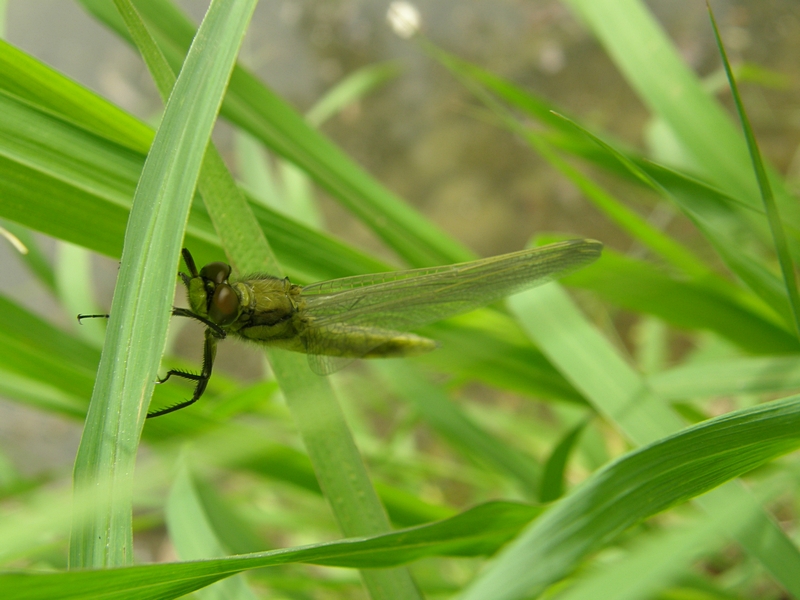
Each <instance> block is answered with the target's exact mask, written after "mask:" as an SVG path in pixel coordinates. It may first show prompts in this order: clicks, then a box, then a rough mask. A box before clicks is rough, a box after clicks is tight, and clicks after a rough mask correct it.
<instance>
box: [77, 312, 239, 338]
mask: <svg viewBox="0 0 800 600" xmlns="http://www.w3.org/2000/svg"><path fill="white" fill-rule="evenodd" d="M172 314H173V315H174V316H176V317H186V318H188V319H194V320H195V321H200V322H201V323H202V324H203V325H205V326H206V327H208V328H209V329H211V330H213V332H214V335H215V336H216V337H217V338H219V339H221V340H224V339H225V335H226V334H225V330H224V329H222V327H220V326H219V325H217V324H216V323H214V322H213V321H209V320H208V319H206V318H204V317H201V316H200V315H196V314H194V313H193V312H192V311H190V310H189V309H188V308H178V307H177V306H176V307H173V309H172ZM86 316H88V315H86Z"/></svg>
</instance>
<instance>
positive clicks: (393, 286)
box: [301, 240, 603, 350]
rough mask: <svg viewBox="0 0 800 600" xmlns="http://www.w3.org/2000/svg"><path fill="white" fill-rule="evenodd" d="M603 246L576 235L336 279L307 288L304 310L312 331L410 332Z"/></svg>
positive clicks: (558, 273)
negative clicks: (338, 327)
mask: <svg viewBox="0 0 800 600" xmlns="http://www.w3.org/2000/svg"><path fill="white" fill-rule="evenodd" d="M602 248H603V245H602V244H601V243H600V242H597V241H594V240H572V241H567V242H560V243H557V244H551V245H549V246H543V247H541V248H535V249H532V250H522V251H520V252H514V253H512V254H504V255H501V256H494V257H491V258H485V259H481V260H476V261H473V262H468V263H460V264H456V265H447V266H443V267H433V268H427V269H413V270H410V271H398V272H394V273H377V274H374V275H360V276H356V277H346V278H343V279H334V280H332V281H325V282H321V283H315V284H311V285H309V286H306V287H305V288H303V291H302V292H301V296H302V298H303V299H304V300H305V302H304V308H303V310H304V311H305V312H306V316H307V317H308V318H309V320H308V324H309V327H310V328H311V329H312V330H313V329H316V328H319V329H320V330H324V329H325V328H327V327H329V326H331V325H333V324H337V323H341V324H346V325H356V326H364V327H380V328H384V329H392V330H396V331H406V330H409V329H413V328H416V327H420V326H422V325H427V324H429V323H433V322H435V321H439V320H441V319H445V318H447V317H451V316H453V315H457V314H460V313H464V312H468V311H470V310H473V309H475V308H478V307H481V306H485V305H486V304H491V303H492V302H495V301H497V300H499V299H500V298H503V297H505V296H508V295H511V294H515V293H517V292H521V291H522V290H525V289H528V288H531V287H534V286H537V285H541V284H543V283H547V282H549V281H552V280H554V279H557V278H559V277H563V276H564V275H567V274H568V273H571V272H573V271H575V270H577V269H579V268H581V267H583V266H585V265H587V264H589V263H591V262H593V261H594V260H596V259H597V258H598V257H599V256H600V252H601V250H602ZM308 333H309V334H311V335H312V337H313V332H312V331H309V332H308ZM310 350H311V349H310Z"/></svg>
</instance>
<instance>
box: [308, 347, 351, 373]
mask: <svg viewBox="0 0 800 600" xmlns="http://www.w3.org/2000/svg"><path fill="white" fill-rule="evenodd" d="M306 356H308V366H309V367H311V370H312V371H314V373H316V374H317V375H330V374H331V373H336V371H340V370H341V369H344V368H345V367H346V366H347V365H349V364H350V363H351V362H353V361H354V360H355V358H354V357H352V356H326V355H325V354H315V353H313V352H309V353H308V354H307V355H306Z"/></svg>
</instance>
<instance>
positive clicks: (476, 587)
mask: <svg viewBox="0 0 800 600" xmlns="http://www.w3.org/2000/svg"><path fill="white" fill-rule="evenodd" d="M798 447H800V397H793V398H790V399H786V400H781V401H776V402H771V403H768V404H763V405H761V406H757V407H755V408H751V409H746V410H741V411H736V412H733V413H728V414H727V415H724V416H722V417H718V418H716V419H711V420H709V421H706V422H704V423H701V424H699V425H695V426H694V427H690V428H688V429H685V430H684V431H681V432H680V433H677V434H675V435H673V436H670V437H667V438H665V439H663V440H660V441H658V442H655V443H653V444H651V445H649V446H646V447H644V448H641V449H639V450H636V451H634V452H632V453H630V454H628V455H626V456H624V457H622V458H620V459H618V460H616V461H614V462H613V463H611V464H610V465H608V466H606V467H604V468H603V469H601V470H600V471H598V472H596V473H594V474H593V475H592V476H590V477H589V479H587V480H586V481H585V482H584V483H583V484H581V485H580V486H579V487H578V488H577V489H575V490H574V491H573V492H572V493H571V494H569V495H568V496H566V497H565V498H564V500H562V501H561V502H559V503H558V504H556V505H555V506H553V508H551V509H550V510H549V511H547V512H546V513H545V514H544V515H542V517H540V518H539V519H537V520H536V521H535V522H534V523H533V524H532V525H531V526H530V527H528V528H527V529H526V530H525V531H524V532H523V533H522V534H521V535H520V536H519V537H518V538H517V539H515V540H514V542H513V543H511V544H510V545H509V546H508V547H507V548H505V549H504V550H503V551H502V552H501V553H500V554H499V555H498V556H497V558H496V559H495V560H494V561H493V563H492V565H491V567H490V568H489V569H487V570H485V571H484V573H483V574H482V575H481V576H479V577H478V579H477V580H476V581H475V582H474V583H473V584H472V585H470V586H469V588H468V589H467V590H466V592H465V593H464V594H462V595H460V596H459V598H460V599H462V600H478V599H481V600H482V599H484V598H493V599H494V600H511V599H512V598H528V597H535V596H536V595H538V594H540V593H541V592H542V591H544V590H545V588H547V587H548V586H549V585H550V584H553V583H555V582H557V581H559V580H561V579H562V578H563V577H564V576H565V575H567V574H569V573H570V572H571V571H573V570H574V569H575V568H576V567H577V566H578V564H579V563H580V561H581V560H582V559H583V558H585V557H586V556H587V555H588V554H589V553H591V552H592V551H595V550H597V549H599V548H600V547H602V546H603V545H605V544H607V543H609V542H610V541H611V540H613V539H614V538H615V537H616V536H618V535H619V534H620V533H621V532H622V531H624V530H625V529H627V528H628V527H630V526H631V525H634V524H636V523H639V522H641V521H642V520H643V519H645V518H647V517H649V516H651V515H653V514H656V513H658V512H660V511H662V510H665V509H667V508H669V507H670V506H674V505H675V504H677V503H679V502H683V501H685V500H688V499H689V498H692V497H695V496H697V495H700V494H702V493H704V492H707V491H709V490H711V489H713V488H715V487H716V486H719V485H721V484H722V483H724V482H726V481H729V480H731V479H733V478H735V477H738V476H739V475H742V474H744V473H747V472H748V471H750V470H752V469H754V468H756V467H757V466H759V465H761V464H764V463H765V462H767V461H770V460H773V459H775V458H777V457H778V456H781V455H783V454H786V453H787V452H791V451H793V450H795V449H797V448H798ZM741 505H742V506H744V508H745V509H749V508H750V506H749V505H748V504H746V503H742V504H741ZM751 518H752V517H751ZM741 525H744V524H741ZM742 528H743V527H742ZM792 579H793V582H794V585H798V584H800V577H798V576H797V573H796V572H795V574H794V577H793V578H792Z"/></svg>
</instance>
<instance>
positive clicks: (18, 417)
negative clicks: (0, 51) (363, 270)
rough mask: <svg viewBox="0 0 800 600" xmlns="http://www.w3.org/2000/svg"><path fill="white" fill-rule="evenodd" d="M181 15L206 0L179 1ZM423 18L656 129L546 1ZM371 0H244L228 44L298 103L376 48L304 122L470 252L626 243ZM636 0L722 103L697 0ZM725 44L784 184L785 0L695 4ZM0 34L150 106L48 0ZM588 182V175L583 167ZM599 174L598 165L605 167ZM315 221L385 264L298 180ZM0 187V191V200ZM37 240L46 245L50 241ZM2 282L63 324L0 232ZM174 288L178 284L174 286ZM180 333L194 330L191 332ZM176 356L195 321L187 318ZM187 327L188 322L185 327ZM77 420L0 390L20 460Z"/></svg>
mask: <svg viewBox="0 0 800 600" xmlns="http://www.w3.org/2000/svg"><path fill="white" fill-rule="evenodd" d="M180 4H182V5H183V7H184V9H185V10H186V11H187V12H188V13H189V14H191V15H192V16H193V17H194V18H195V19H196V20H199V18H201V16H202V14H203V13H204V10H205V8H206V5H207V3H206V2H200V1H184V2H180ZM415 4H416V6H417V7H418V8H419V10H420V12H421V14H422V20H423V29H424V31H425V33H426V34H427V35H428V36H429V37H430V39H431V40H432V41H433V42H434V43H436V44H438V45H439V46H440V47H442V48H443V49H445V50H447V51H449V52H451V53H453V54H455V55H456V56H459V57H462V58H464V59H466V60H469V61H471V62H473V63H475V64H477V65H480V66H482V67H483V68H485V69H487V70H489V71H491V72H493V73H495V74H497V75H500V76H502V77H505V78H508V79H510V80H512V81H514V82H516V83H518V84H520V85H523V86H525V87H527V88H529V89H531V90H533V91H534V92H535V93H537V94H539V95H541V96H543V97H545V98H547V99H549V100H550V101H552V102H553V103H554V104H556V105H558V106H559V107H561V109H562V110H563V111H565V112H567V113H568V114H574V115H578V116H579V117H580V119H581V120H582V122H583V123H585V124H588V125H589V126H591V127H595V128H598V129H602V130H605V131H607V132H609V133H611V134H613V135H614V136H616V137H617V138H618V139H621V140H623V141H625V142H626V143H628V144H629V145H631V146H634V147H638V148H640V149H642V150H643V151H644V152H645V153H647V151H648V148H649V144H648V140H650V139H651V136H655V135H658V131H657V129H656V128H655V127H654V126H653V124H652V123H650V121H649V116H648V111H647V110H646V108H645V107H644V106H643V105H642V104H641V103H640V102H639V101H638V99H637V98H636V97H635V95H634V94H633V93H632V92H631V91H630V90H629V89H628V87H627V85H626V83H625V82H624V80H623V79H622V77H621V76H620V74H619V73H618V72H617V70H616V69H615V67H614V66H613V65H612V63H611V61H610V60H609V59H608V57H607V56H606V55H605V53H604V51H603V50H602V48H601V47H600V46H599V45H598V43H597V42H596V41H595V40H594V39H593V37H592V36H591V35H590V34H589V33H588V32H587V31H586V30H585V29H584V28H583V27H582V26H581V24H580V23H579V22H577V21H576V19H575V18H574V17H573V15H572V14H571V13H570V11H569V9H568V7H567V6H565V5H564V4H562V3H560V2H557V1H550V0H529V1H527V2H522V1H518V0H494V1H493V2H483V1H480V0H471V1H464V0H430V1H424V2H417V3H415ZM388 5H389V3H388V2H383V1H381V2H376V1H374V0H370V1H367V0H332V1H328V2H314V1H311V0H308V1H289V0H262V1H261V2H260V4H259V6H258V8H257V10H256V13H255V16H254V19H253V22H252V25H251V28H250V33H249V35H248V38H247V40H246V42H245V45H244V47H243V50H242V55H241V61H242V63H243V64H245V65H246V66H248V67H249V68H250V69H251V70H253V71H254V72H255V73H257V74H258V75H259V77H261V79H262V80H263V81H265V82H266V83H267V85H269V86H270V87H271V88H272V89H273V90H275V91H276V92H277V93H278V94H280V95H281V96H282V97H283V98H285V99H286V100H287V101H289V102H290V103H291V104H292V105H293V106H294V107H295V108H296V109H297V110H298V111H301V112H306V111H308V110H309V109H311V108H312V107H313V106H314V105H315V103H316V102H317V101H318V100H319V99H320V98H321V97H323V96H324V95H325V93H326V92H327V91H329V90H330V89H331V88H332V87H334V86H335V85H336V84H337V83H338V82H340V81H341V80H342V79H343V78H345V77H346V76H348V75H349V74H351V73H353V72H355V71H357V70H358V69H360V68H363V67H366V66H369V65H375V64H378V63H386V62H392V63H393V64H396V65H397V67H398V68H399V71H398V72H397V75H396V76H395V77H393V78H391V79H389V80H387V81H385V82H384V83H383V84H382V85H380V86H378V87H377V88H376V89H374V90H372V91H371V92H370V93H368V94H366V95H364V96H363V97H361V98H360V99H359V100H357V101H355V102H353V103H351V104H349V105H348V106H346V107H345V108H344V109H342V110H341V111H340V112H338V114H336V115H334V116H333V117H331V118H330V119H328V120H327V121H326V122H325V123H324V124H323V125H322V126H321V127H322V130H323V131H324V132H325V134H326V135H328V136H329V137H330V138H331V139H333V140H334V141H335V142H336V143H337V144H339V145H340V146H341V147H342V148H343V149H344V150H345V151H346V152H347V153H348V154H349V155H350V156H352V157H353V158H354V159H355V160H356V161H357V162H358V163H360V164H361V165H362V166H363V167H365V168H366V169H367V171H369V172H370V173H371V174H373V175H374V176H375V177H376V178H377V179H378V180H380V181H381V182H382V183H383V184H384V185H386V186H387V187H388V188H389V189H391V190H392V191H394V192H395V193H397V194H398V195H400V196H401V197H403V198H404V199H405V200H406V201H408V202H409V203H410V204H412V205H413V206H415V207H416V208H417V209H419V210H420V211H421V212H423V213H424V214H425V215H427V216H428V217H429V218H430V219H432V220H433V221H434V222H435V223H436V224H437V225H438V226H439V227H441V228H442V229H444V230H445V231H447V232H449V233H450V234H452V235H453V236H455V237H456V238H457V239H459V240H461V241H462V242H463V243H464V244H466V245H467V246H468V247H470V248H471V249H472V250H474V251H475V252H476V253H478V254H479V255H481V256H489V255H493V254H499V253H503V252H510V251H514V250H518V249H520V248H522V247H523V246H524V245H525V244H526V242H527V241H528V239H529V238H530V237H531V236H532V235H534V234H536V233H539V232H563V233H570V234H574V235H580V236H585V237H592V238H596V239H599V240H602V241H603V242H604V243H606V244H608V245H610V246H612V247H614V248H615V249H617V250H620V251H630V252H637V251H638V250H637V248H636V247H635V246H633V245H632V244H631V242H630V241H629V240H628V239H627V237H626V236H625V235H624V234H623V233H621V232H620V231H619V230H618V229H617V228H615V227H614V226H613V225H612V224H610V223H609V222H608V221H607V220H606V219H605V218H603V217H601V216H600V215H599V214H598V213H597V211H596V210H595V209H594V208H593V207H592V206H590V205H589V204H588V203H587V202H585V201H584V200H583V199H582V197H581V195H580V193H579V192H578V191H577V190H576V189H575V188H574V187H573V186H572V185H571V184H569V183H568V182H566V181H565V180H564V179H563V178H562V177H561V176H560V175H559V174H557V173H555V172H554V171H553V170H552V169H551V168H550V167H549V166H547V165H546V164H545V163H544V161H542V160H541V159H540V158H539V157H537V156H536V155H535V154H534V153H533V152H532V151H531V150H530V149H529V148H528V146H527V145H525V144H523V143H521V142H520V141H519V140H517V139H515V137H514V136H513V135H511V134H509V133H508V132H506V131H504V130H502V129H501V128H499V127H497V126H496V125H495V124H493V123H492V122H491V120H490V119H488V118H487V113H486V112H485V111H483V110H482V109H481V108H480V107H479V106H478V105H477V103H476V102H475V101H474V99H473V98H472V96H471V95H470V94H469V92H468V91H466V90H465V89H464V88H463V87H462V86H461V85H460V84H459V83H458V82H457V81H455V80H454V79H453V78H452V77H451V76H449V75H448V73H447V72H446V71H445V70H444V69H443V68H442V67H440V66H439V65H438V64H436V63H435V62H434V61H433V60H432V59H430V58H429V57H428V56H427V55H425V54H424V53H423V52H422V51H420V49H419V48H418V47H416V45H415V44H413V43H411V42H409V41H407V40H403V39H400V38H399V37H397V36H396V35H395V34H394V33H393V32H392V30H391V29H390V28H389V26H388V25H387V23H386V11H387V8H388ZM648 6H649V7H650V8H651V10H652V11H653V12H654V14H655V15H656V17H657V18H658V19H659V21H660V22H661V24H662V25H663V27H664V28H665V30H666V31H667V33H668V35H669V37H670V38H671V39H672V40H673V41H674V42H675V44H676V45H677V47H678V48H679V50H680V52H681V53H682V55H683V57H684V59H685V60H686V62H687V63H688V65H689V66H690V67H691V68H692V69H693V70H695V71H696V72H697V73H699V74H700V75H701V76H702V77H704V78H706V81H707V84H708V86H709V89H710V90H712V91H714V92H715V93H717V95H718V97H720V99H721V100H722V101H723V102H724V103H725V104H726V105H727V106H729V107H730V106H731V103H730V97H729V93H728V91H727V86H726V83H725V82H724V77H722V74H721V71H720V62H719V56H718V52H717V48H716V45H715V43H714V40H713V36H712V33H711V29H710V26H709V22H708V15H707V13H706V8H705V4H704V3H702V2H697V1H696V0H658V1H652V2H648ZM713 7H714V10H715V11H716V17H717V20H718V22H719V24H720V27H721V33H722V36H723V38H724V41H725V43H726V45H727V50H728V53H729V56H730V58H731V60H732V62H734V63H735V64H740V65H741V64H743V63H745V64H750V65H754V68H753V71H752V74H751V76H750V81H748V82H746V83H744V84H743V86H742V93H743V95H744V102H745V104H746V105H747V107H748V111H749V116H750V118H751V120H752V122H753V125H754V127H755V130H756V134H757V135H758V138H759V142H760V144H761V148H762V151H763V153H764V154H765V156H766V157H768V159H769V160H770V161H771V162H772V163H773V164H774V165H775V166H776V167H777V168H778V170H779V171H781V172H782V173H786V174H788V177H789V179H790V181H791V182H793V185H795V186H796V185H797V181H798V180H799V179H800V160H798V155H797V148H798V141H799V138H800V110H799V109H798V103H797V92H798V82H799V81H800V79H798V77H800V63H799V62H798V61H797V60H796V57H797V56H798V50H800V5H798V3H797V2H794V1H792V0H759V1H758V2H753V1H741V2H729V1H724V2H722V1H718V2H714V3H713ZM5 37H6V39H8V41H10V42H11V43H12V44H14V45H16V46H18V47H20V48H22V49H23V50H25V51H26V52H29V53H30V54H32V55H33V56H35V57H37V58H39V59H41V60H42V61H44V62H46V63H48V64H50V65H52V66H53V67H55V68H56V69H58V70H60V71H62V72H63V73H65V74H67V75H68V76H70V77H72V78H74V79H75V80H77V81H79V82H80V83H82V84H84V85H86V86H88V87H89V88H91V89H93V90H95V91H96V92H97V93H98V94H100V95H102V96H104V97H106V98H109V99H110V100H111V101H112V102H114V103H116V104H118V105H120V106H121V107H123V108H124V109H126V110H128V111H130V112H131V113H133V114H135V115H137V116H138V117H140V118H141V119H143V120H145V121H148V122H150V123H156V122H157V119H158V115H159V114H160V111H161V102H160V100H159V98H158V95H157V93H156V92H155V89H154V86H153V85H152V83H151V81H150V77H149V75H148V73H147V70H146V69H145V68H144V66H143V64H142V62H141V60H140V59H139V57H138V55H137V54H135V53H134V51H133V50H131V49H130V48H129V47H128V46H127V45H125V44H123V43H122V42H120V41H119V39H118V38H117V37H116V36H114V35H113V34H111V33H109V32H108V31H106V30H105V29H104V27H103V26H102V25H100V24H99V23H97V22H96V21H94V20H93V18H92V17H91V16H90V15H88V14H87V13H86V12H85V11H84V10H83V9H82V8H81V7H80V6H79V5H77V4H73V3H71V2H64V1H63V0H37V1H36V2H29V1H18V0H9V1H8V2H7V3H6V6H5ZM215 136H216V139H217V142H218V144H219V147H220V149H221V150H222V151H223V152H224V153H225V158H226V160H227V161H228V163H229V165H230V166H231V167H232V168H233V170H234V172H236V171H237V144H239V143H242V142H241V140H238V139H237V138H236V136H234V135H233V133H232V131H231V129H230V128H229V127H227V126H226V124H225V123H220V124H219V126H218V128H217V131H216V132H215ZM598 177H599V178H600V181H601V182H602V181H604V177H603V175H599V176H598ZM609 183H610V180H609ZM613 185H614V189H615V193H617V194H618V196H619V197H620V198H622V199H624V200H626V201H627V202H628V204H629V206H632V207H634V208H635V209H636V210H638V211H639V212H640V213H641V214H643V215H645V216H647V217H648V218H649V219H650V220H651V221H652V222H653V223H655V224H657V225H659V226H660V227H663V228H665V229H668V230H669V231H670V232H671V233H672V234H673V235H675V236H676V237H678V238H679V239H681V240H682V241H683V242H684V243H685V244H687V245H688V246H690V247H692V248H693V249H695V250H696V251H697V252H698V253H699V254H701V255H703V256H708V255H709V250H708V249H707V247H706V246H705V244H704V243H703V242H702V241H701V239H700V238H699V236H695V233H694V230H693V228H692V227H691V226H690V225H689V224H688V222H687V221H685V220H684V219H681V218H679V217H677V216H676V215H675V214H674V213H672V212H670V211H669V210H665V209H664V208H663V207H659V208H656V207H655V201H654V199H653V198H648V197H642V196H641V195H640V193H639V192H638V191H636V192H635V194H634V190H633V188H631V189H630V190H627V189H624V188H623V189H620V187H619V186H620V184H619V183H618V182H616V181H615V182H614V183H613ZM313 194H314V197H315V198H316V199H317V200H318V202H319V204H320V206H321V210H322V215H323V220H324V227H325V229H327V230H328V231H330V232H332V233H334V234H335V235H337V236H339V237H340V238H342V239H343V240H345V241H346V242H348V243H350V244H353V245H355V246H358V247H361V248H366V249H368V250H370V251H371V252H374V253H375V254H377V255H379V256H380V257H381V258H384V259H386V260H387V261H389V262H391V263H393V264H396V265H397V266H398V268H401V267H402V266H403V265H402V264H401V263H400V262H399V261H398V260H397V259H396V257H394V256H393V255H392V254H391V253H390V252H389V251H387V250H385V249H384V248H383V247H382V246H381V245H380V244H379V243H378V242H377V241H376V240H375V238H374V237H373V236H372V235H371V234H370V233H369V232H368V231H367V230H366V229H365V228H364V227H363V226H361V225H360V224H359V223H358V222H356V221H355V220H354V219H353V218H351V217H350V216H349V215H348V214H347V213H345V211H344V210H343V209H341V208H339V207H338V205H336V204H335V203H334V202H333V201H331V200H330V199H329V198H326V197H325V194H324V193H323V192H320V191H318V190H314V191H313ZM1 201H2V199H0V202H1ZM39 238H40V239H41V240H42V245H43V248H44V249H45V251H46V253H47V254H48V256H49V257H51V258H52V259H53V260H55V257H56V254H57V248H56V244H55V242H54V241H52V240H48V239H44V238H43V237H42V236H39ZM0 264H2V265H3V267H2V273H3V276H2V278H0V286H2V290H3V293H5V294H7V295H8V296H10V297H12V298H14V299H16V300H19V301H21V302H23V303H24V304H25V305H27V306H29V307H31V308H33V309H34V310H35V311H36V312H38V313H40V314H42V315H44V316H45V317H46V318H47V319H50V320H52V321H54V322H56V323H59V324H62V325H63V326H64V327H67V328H72V327H77V324H76V323H75V315H73V314H64V312H63V310H62V309H61V308H60V306H58V305H57V304H55V303H54V302H52V300H51V299H50V296H49V295H48V294H47V293H46V291H45V290H44V289H42V288H40V287H39V286H38V284H37V283H36V282H35V281H34V280H32V279H30V278H29V277H28V276H27V274H26V271H25V269H24V268H23V267H22V265H21V263H20V262H19V261H18V259H17V257H16V255H15V251H14V250H13V248H11V246H10V245H8V244H6V243H5V242H1V243H0ZM116 268H117V265H116V263H115V262H114V261H112V260H110V259H107V258H103V257H97V258H96V259H95V260H94V262H93V269H94V273H95V275H96V281H97V290H98V291H97V297H96V299H95V301H96V303H97V305H98V306H100V307H101V308H103V309H104V310H105V309H107V308H108V306H109V304H110V301H111V294H112V291H113V284H114V278H115V274H116ZM179 293H182V292H180V291H179ZM195 334H196V335H195ZM187 335H188V336H189V339H188V341H187V343H188V344H189V350H188V352H187V354H186V356H187V357H188V358H189V359H190V360H198V358H199V343H198V342H197V340H199V337H200V332H199V331H196V332H194V333H188V334H187ZM192 336H194V337H192ZM261 361H262V359H261V357H260V355H259V353H257V352H253V351H252V350H250V349H247V348H245V347H242V346H236V345H234V344H226V345H224V346H223V349H222V350H221V351H220V358H219V363H218V366H219V369H221V370H222V371H227V372H230V373H234V374H238V375H241V376H244V377H248V378H252V377H255V376H257V374H258V373H260V371H261ZM79 435H80V423H78V422H70V421H67V420H65V419H58V418H55V417H48V416H46V415H44V414H43V413H39V412H37V411H34V410H32V409H27V408H22V407H20V406H18V405H16V404H11V403H9V402H6V401H3V400H1V399H0V450H2V452H3V453H4V454H5V456H6V457H7V459H8V460H10V461H11V462H12V463H13V464H14V466H15V468H17V469H19V470H20V471H21V472H23V473H26V474H31V473H36V472H45V471H49V470H53V469H59V468H65V467H67V468H68V467H69V465H70V464H71V463H72V461H73V459H74V455H75V450H76V448H77V443H78V438H79Z"/></svg>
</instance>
